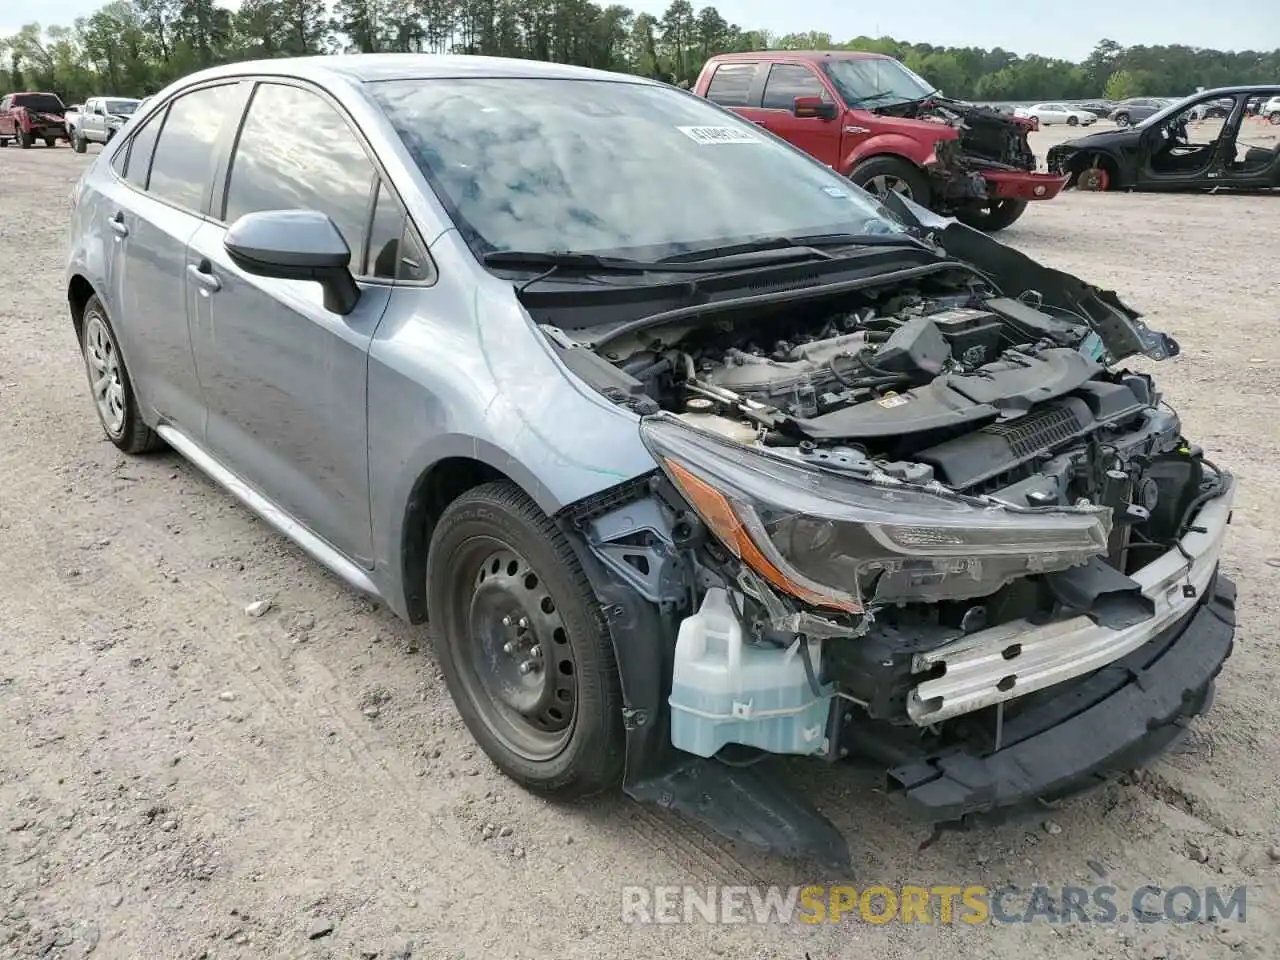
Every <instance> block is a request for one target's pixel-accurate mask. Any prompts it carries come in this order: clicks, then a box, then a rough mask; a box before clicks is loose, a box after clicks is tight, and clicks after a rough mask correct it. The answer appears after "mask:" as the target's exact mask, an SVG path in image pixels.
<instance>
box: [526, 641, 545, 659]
mask: <svg viewBox="0 0 1280 960" xmlns="http://www.w3.org/2000/svg"><path fill="white" fill-rule="evenodd" d="M529 656H531V657H535V658H536V657H541V656H542V647H540V646H538V645H537V644H536V643H535V644H534V645H533V646H532V647H530V648H529Z"/></svg>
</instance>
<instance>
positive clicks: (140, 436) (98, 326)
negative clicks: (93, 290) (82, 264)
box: [80, 295, 164, 453]
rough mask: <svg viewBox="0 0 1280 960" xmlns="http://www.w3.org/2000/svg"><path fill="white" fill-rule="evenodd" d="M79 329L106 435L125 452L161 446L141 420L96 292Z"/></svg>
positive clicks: (100, 421)
mask: <svg viewBox="0 0 1280 960" xmlns="http://www.w3.org/2000/svg"><path fill="white" fill-rule="evenodd" d="M80 330H81V334H80V352H81V353H82V354H83V356H84V365H85V372H86V373H88V375H89V389H90V394H91V396H92V397H93V401H94V407H95V408H96V409H97V411H98V422H99V423H101V424H102V429H103V432H104V433H106V435H107V439H108V440H110V441H111V442H112V443H114V444H115V445H116V446H117V447H119V448H120V449H121V450H123V451H124V452H125V453H149V452H151V451H152V450H160V449H162V448H163V447H164V441H163V440H161V439H160V437H159V436H157V435H156V433H155V431H154V430H152V429H151V428H150V427H149V426H147V425H146V424H145V423H144V422H143V420H142V411H141V409H140V408H139V406H138V398H137V396H136V395H135V394H134V392H133V381H132V380H131V379H130V378H129V370H128V368H127V367H126V366H125V362H124V355H123V354H121V352H120V344H119V341H118V340H116V335H115V331H114V330H113V329H112V328H111V321H110V320H108V319H107V311H106V308H105V307H103V305H102V301H101V300H99V299H98V297H97V296H96V295H95V296H92V297H90V298H89V302H88V303H86V304H85V306H84V318H83V320H82V322H81V325H80ZM99 385H101V386H99Z"/></svg>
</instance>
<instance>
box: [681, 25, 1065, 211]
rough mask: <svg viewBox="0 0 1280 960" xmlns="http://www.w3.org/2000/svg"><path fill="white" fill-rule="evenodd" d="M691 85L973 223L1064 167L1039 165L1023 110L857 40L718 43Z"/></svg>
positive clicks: (825, 156)
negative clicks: (954, 87) (987, 102)
mask: <svg viewBox="0 0 1280 960" xmlns="http://www.w3.org/2000/svg"><path fill="white" fill-rule="evenodd" d="M694 92H695V93H697V94H698V95H699V96H703V97H706V98H707V99H709V100H712V101H714V102H716V103H719V104H720V105H721V106H724V107H727V108H728V109H730V110H733V111H734V112H735V113H738V114H740V115H742V116H744V117H746V118H747V119H749V120H751V121H752V122H753V123H756V124H758V125H759V126H762V127H764V128H765V129H767V130H769V131H770V132H772V133H774V134H776V135H777V136H779V137H782V138H783V139H784V140H787V141H788V142H790V143H791V144H793V145H794V146H796V147H799V148H800V149H802V150H804V151H805V152H806V153H808V154H810V155H811V156H813V157H814V158H816V159H818V160H821V161H822V162H823V163H825V164H827V165H828V166H830V167H832V168H833V169H835V170H838V171H839V172H840V173H842V174H844V175H845V176H847V177H849V178H850V179H851V180H852V181H853V182H854V183H856V184H857V185H858V186H860V187H863V188H865V189H867V190H870V191H872V192H874V193H879V194H882V195H883V194H885V193H888V192H894V193H899V194H903V195H905V196H907V197H908V198H910V199H912V200H915V201H916V202H917V203H922V204H924V205H925V206H927V207H929V208H930V209H932V210H934V211H935V212H937V213H940V214H943V215H945V216H954V217H956V218H957V219H958V220H960V221H961V222H963V223H965V224H967V225H969V226H971V227H976V228H977V229H980V230H985V231H987V232H993V231H996V230H1001V229H1003V228H1004V227H1007V226H1009V225H1010V224H1011V223H1013V222H1014V221H1015V220H1017V219H1018V218H1019V217H1020V216H1022V214H1023V212H1024V211H1025V210H1026V208H1027V204H1028V203H1031V202H1033V201H1038V200H1052V199H1053V198H1054V197H1056V196H1057V195H1058V194H1059V193H1061V192H1062V190H1063V188H1064V187H1065V186H1066V182H1067V178H1066V177H1063V176H1059V175H1055V174H1048V173H1039V172H1037V170H1036V167H1037V164H1036V157H1035V154H1034V153H1033V152H1032V150H1031V146H1030V144H1029V142H1028V140H1027V135H1028V133H1030V132H1031V130H1032V129H1034V125H1033V123H1032V122H1031V121H1029V120H1024V119H1022V118H1020V117H1015V116H1013V115H1012V114H1010V113H1007V112H1004V111H999V110H995V109H992V108H990V107H982V106H977V105H975V104H971V103H965V102H963V101H959V100H952V99H950V98H948V97H944V96H943V95H942V94H941V92H939V91H938V90H935V89H934V88H933V87H932V85H930V84H929V83H928V82H927V81H926V80H924V79H923V78H921V77H919V76H917V75H916V74H915V73H913V72H912V71H911V70H909V69H908V68H907V67H906V66H905V65H903V64H902V63H900V62H899V61H897V60H895V59H893V58H892V57H886V56H883V55H881V54H875V53H863V52H859V51H850V50H841V51H829V52H828V51H791V50H787V51H780V50H771V51H763V52H756V53H737V54H725V55H723V56H719V57H713V58H712V59H710V60H708V61H707V63H706V64H705V65H704V66H703V68H702V72H701V74H700V75H699V77H698V81H697V84H696V85H695V86H694Z"/></svg>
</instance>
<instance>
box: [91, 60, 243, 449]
mask: <svg viewBox="0 0 1280 960" xmlns="http://www.w3.org/2000/svg"><path fill="white" fill-rule="evenodd" d="M243 97H244V90H243V89H242V88H241V86H240V84H238V83H236V82H230V83H221V84H216V85H212V86H206V87H202V88H199V89H196V90H194V91H192V92H189V93H184V94H182V95H180V96H179V97H177V98H176V99H174V100H173V101H172V102H171V103H170V104H168V105H167V106H166V107H165V108H162V109H161V110H159V111H157V112H156V113H155V114H154V115H152V116H151V117H149V118H147V121H146V123H144V124H143V125H142V126H140V127H139V128H138V129H137V130H136V131H134V132H133V134H132V135H131V136H130V138H129V141H128V142H127V143H126V144H124V145H122V146H121V148H120V150H119V151H117V153H116V155H115V156H114V157H113V158H112V164H111V169H112V172H113V177H112V178H111V184H112V185H111V187H110V188H108V189H107V190H105V191H104V195H103V196H102V197H100V198H97V199H96V200H95V202H96V203H97V209H96V210H95V217H97V218H99V219H100V221H101V222H100V223H99V224H98V227H99V229H100V230H101V233H102V236H104V237H109V238H110V242H111V245H112V249H111V256H110V258H109V273H110V280H109V289H110V291H111V300H112V302H111V303H109V304H108V309H109V310H111V311H112V313H113V317H115V316H118V317H119V319H118V321H117V322H116V324H115V325H116V328H117V329H116V334H117V336H118V337H119V338H120V339H121V341H122V342H121V349H122V350H123V351H124V353H125V356H126V357H127V358H128V361H129V366H130V372H131V373H132V374H133V379H134V381H135V387H136V388H137V390H138V393H139V398H140V400H141V401H142V402H143V403H145V404H146V405H147V406H148V407H150V408H151V409H152V410H154V411H155V412H156V414H157V415H158V416H159V418H160V419H163V420H165V421H167V422H169V423H171V424H174V425H176V426H177V427H178V428H179V429H180V430H182V431H183V432H184V433H186V434H188V435H190V436H192V437H198V436H199V435H200V434H201V432H202V431H203V429H204V403H203V400H202V398H201V395H200V385H199V380H198V378H197V376H196V368H195V363H194V361H193V358H192V354H191V338H190V335H189V333H188V329H187V320H188V318H187V310H186V306H185V304H186V286H187V283H186V273H185V270H186V260H187V257H186V253H187V243H188V241H189V240H190V239H191V237H192V235H193V234H194V233H195V232H196V229H197V228H198V227H199V226H200V224H201V223H202V222H203V221H204V216H205V210H206V207H207V204H208V201H209V195H210V192H211V187H212V183H213V174H214V157H215V154H216V146H217V142H218V136H219V132H220V130H221V129H222V127H223V125H224V124H225V123H228V122H229V120H230V119H231V118H234V116H235V115H236V112H237V111H238V109H239V104H240V103H242V102H243Z"/></svg>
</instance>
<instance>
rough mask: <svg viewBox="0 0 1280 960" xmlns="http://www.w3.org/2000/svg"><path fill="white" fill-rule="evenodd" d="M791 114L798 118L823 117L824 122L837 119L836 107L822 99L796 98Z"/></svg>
mask: <svg viewBox="0 0 1280 960" xmlns="http://www.w3.org/2000/svg"><path fill="white" fill-rule="evenodd" d="M791 112H792V113H794V114H795V115H796V116H797V117H801V118H806V117H821V118H822V119H823V120H834V119H835V118H836V105H835V104H834V103H831V102H830V101H828V100H823V99H822V98H821V97H796V99H795V102H794V104H793V105H792V107H791Z"/></svg>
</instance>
